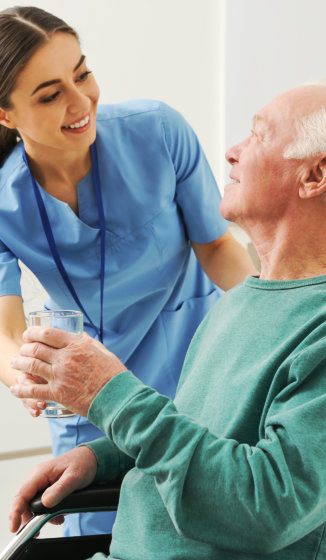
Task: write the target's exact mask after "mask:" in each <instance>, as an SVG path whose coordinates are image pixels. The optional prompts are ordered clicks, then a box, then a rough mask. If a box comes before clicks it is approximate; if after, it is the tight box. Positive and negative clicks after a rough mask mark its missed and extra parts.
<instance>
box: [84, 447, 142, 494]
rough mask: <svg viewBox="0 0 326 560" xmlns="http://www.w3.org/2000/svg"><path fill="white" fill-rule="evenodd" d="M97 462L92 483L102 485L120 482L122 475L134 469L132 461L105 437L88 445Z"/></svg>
mask: <svg viewBox="0 0 326 560" xmlns="http://www.w3.org/2000/svg"><path fill="white" fill-rule="evenodd" d="M81 445H86V446H87V447H89V448H90V449H91V450H92V451H93V453H94V455H95V457H96V460H97V473H96V477H95V480H94V482H96V483H99V484H101V483H104V482H109V481H111V480H122V478H123V477H124V475H125V474H126V473H127V472H128V470H130V469H131V468H133V467H134V465H135V462H134V460H133V459H132V458H131V457H129V456H128V455H126V454H125V453H123V452H122V451H120V449H118V447H117V446H116V445H115V444H114V443H113V442H112V441H111V440H110V439H109V438H107V437H102V438H99V439H96V440H94V441H91V442H88V443H82V444H81Z"/></svg>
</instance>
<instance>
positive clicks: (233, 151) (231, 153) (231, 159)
mask: <svg viewBox="0 0 326 560" xmlns="http://www.w3.org/2000/svg"><path fill="white" fill-rule="evenodd" d="M247 142H248V138H246V139H245V140H243V141H242V142H240V144H236V145H235V146H232V148H229V149H228V150H227V151H226V154H225V158H226V160H227V161H228V163H229V164H230V165H234V164H235V163H238V161H239V158H240V155H241V152H242V150H243V148H244V147H245V145H246V144H247Z"/></svg>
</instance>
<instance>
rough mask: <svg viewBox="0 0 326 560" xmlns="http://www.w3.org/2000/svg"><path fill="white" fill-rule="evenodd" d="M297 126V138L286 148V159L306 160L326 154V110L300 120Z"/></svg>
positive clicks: (284, 153) (323, 109) (320, 110)
mask: <svg viewBox="0 0 326 560" xmlns="http://www.w3.org/2000/svg"><path fill="white" fill-rule="evenodd" d="M295 126H296V129H297V134H296V138H295V140H294V141H293V142H291V143H290V144H289V145H288V146H287V147H286V148H285V150H284V152H283V156H284V158H285V159H304V158H307V157H310V156H313V155H315V154H319V153H323V152H325V153H326V108H324V107H323V108H322V109H319V110H318V111H315V112H314V113H310V115H306V116H305V117H302V118H301V119H298V121H297V122H296V123H295Z"/></svg>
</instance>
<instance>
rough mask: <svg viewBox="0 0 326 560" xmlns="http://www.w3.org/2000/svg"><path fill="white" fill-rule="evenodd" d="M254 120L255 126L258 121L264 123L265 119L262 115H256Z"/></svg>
mask: <svg viewBox="0 0 326 560" xmlns="http://www.w3.org/2000/svg"><path fill="white" fill-rule="evenodd" d="M252 120H253V123H254V124H255V123H256V122H257V121H258V122H260V121H264V119H263V117H262V116H261V115H254V117H253V119H252Z"/></svg>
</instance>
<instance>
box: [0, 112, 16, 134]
mask: <svg viewBox="0 0 326 560" xmlns="http://www.w3.org/2000/svg"><path fill="white" fill-rule="evenodd" d="M0 124H2V125H3V126H5V127H6V128H11V129H14V128H16V125H15V124H14V123H13V122H12V120H11V119H10V118H9V116H8V113H7V112H6V111H5V110H4V109H1V107H0Z"/></svg>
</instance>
